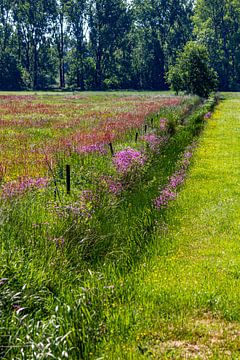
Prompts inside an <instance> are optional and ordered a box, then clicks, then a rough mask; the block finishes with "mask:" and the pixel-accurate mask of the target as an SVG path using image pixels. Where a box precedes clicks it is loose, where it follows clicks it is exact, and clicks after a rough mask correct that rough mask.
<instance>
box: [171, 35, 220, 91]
mask: <svg viewBox="0 0 240 360" xmlns="http://www.w3.org/2000/svg"><path fill="white" fill-rule="evenodd" d="M167 82H168V84H169V85H170V86H171V88H172V89H173V90H174V91H176V93H178V92H179V91H185V92H187V93H188V94H194V95H198V96H200V97H203V98H207V97H208V96H209V94H210V93H211V92H212V91H214V90H216V88H217V83H218V78H217V73H216V72H215V70H214V69H213V68H211V66H210V59H209V56H208V52H207V49H206V47H205V46H204V45H201V44H199V43H197V42H194V41H190V42H188V43H187V44H186V45H185V48H184V49H183V52H182V53H180V54H179V56H178V58H177V61H176V64H175V65H174V66H171V67H170V69H169V71H168V74H167Z"/></svg>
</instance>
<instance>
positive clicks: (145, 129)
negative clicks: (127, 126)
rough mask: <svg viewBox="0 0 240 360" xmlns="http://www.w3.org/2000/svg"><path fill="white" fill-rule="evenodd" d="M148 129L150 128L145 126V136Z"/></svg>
mask: <svg viewBox="0 0 240 360" xmlns="http://www.w3.org/2000/svg"><path fill="white" fill-rule="evenodd" d="M147 128H148V126H147V124H146V125H145V128H144V131H145V134H146V132H147Z"/></svg>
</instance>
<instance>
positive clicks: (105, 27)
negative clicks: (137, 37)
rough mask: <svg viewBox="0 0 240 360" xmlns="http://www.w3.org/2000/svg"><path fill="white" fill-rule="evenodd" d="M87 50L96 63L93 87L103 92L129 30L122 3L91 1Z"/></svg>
mask: <svg viewBox="0 0 240 360" xmlns="http://www.w3.org/2000/svg"><path fill="white" fill-rule="evenodd" d="M88 24H89V29H90V44H89V45H90V51H91V54H92V57H93V59H94V62H95V88H96V89H103V85H104V80H106V79H110V78H111V77H112V76H113V75H114V70H115V69H116V66H117V64H116V61H117V55H118V52H119V51H121V49H122V44H123V42H124V39H125V37H126V35H127V34H128V32H129V29H130V21H129V16H128V7H127V3H126V2H125V1H124V0H91V1H90V11H89V22H88Z"/></svg>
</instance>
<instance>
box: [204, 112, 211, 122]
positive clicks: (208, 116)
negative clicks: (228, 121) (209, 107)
mask: <svg viewBox="0 0 240 360" xmlns="http://www.w3.org/2000/svg"><path fill="white" fill-rule="evenodd" d="M211 116H212V113H211V112H210V111H209V112H208V113H207V114H205V115H204V119H205V120H207V119H210V118H211Z"/></svg>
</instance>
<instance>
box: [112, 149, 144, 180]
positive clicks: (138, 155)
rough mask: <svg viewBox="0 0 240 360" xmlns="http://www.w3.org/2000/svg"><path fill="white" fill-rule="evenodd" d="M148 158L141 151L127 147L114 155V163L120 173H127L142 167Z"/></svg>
mask: <svg viewBox="0 0 240 360" xmlns="http://www.w3.org/2000/svg"><path fill="white" fill-rule="evenodd" d="M146 160H147V158H146V156H145V155H144V154H143V153H142V152H141V151H137V150H134V149H131V148H127V149H125V150H122V151H119V152H117V153H116V154H115V155H114V158H113V164H114V166H115V168H116V170H117V172H118V173H120V174H124V175H125V174H127V173H129V172H130V171H131V170H133V169H135V168H136V167H142V166H143V165H144V164H145V162H146Z"/></svg>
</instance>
